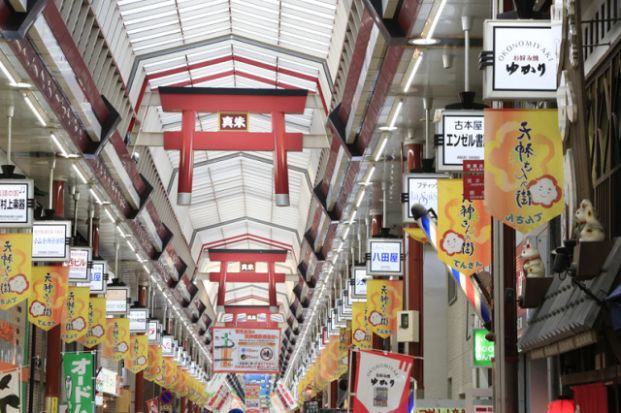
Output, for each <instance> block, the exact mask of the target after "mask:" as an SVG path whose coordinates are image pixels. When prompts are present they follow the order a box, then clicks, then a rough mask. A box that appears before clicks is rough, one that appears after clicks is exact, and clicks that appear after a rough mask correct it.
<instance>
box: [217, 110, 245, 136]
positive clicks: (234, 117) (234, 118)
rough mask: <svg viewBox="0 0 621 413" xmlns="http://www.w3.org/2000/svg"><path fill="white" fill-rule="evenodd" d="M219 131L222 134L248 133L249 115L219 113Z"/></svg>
mask: <svg viewBox="0 0 621 413" xmlns="http://www.w3.org/2000/svg"><path fill="white" fill-rule="evenodd" d="M218 130H219V131H221V132H226V131H230V132H247V131H248V113H238V112H219V113H218Z"/></svg>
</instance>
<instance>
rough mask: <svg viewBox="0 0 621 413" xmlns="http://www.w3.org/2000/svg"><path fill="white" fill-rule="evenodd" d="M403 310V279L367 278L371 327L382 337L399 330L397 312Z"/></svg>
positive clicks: (373, 331)
mask: <svg viewBox="0 0 621 413" xmlns="http://www.w3.org/2000/svg"><path fill="white" fill-rule="evenodd" d="M401 310H403V281H399V280H384V279H375V280H367V312H368V322H369V328H370V330H371V332H372V333H375V334H377V335H378V336H380V337H381V338H388V337H390V335H391V334H392V332H393V331H397V313H398V312H399V311H401Z"/></svg>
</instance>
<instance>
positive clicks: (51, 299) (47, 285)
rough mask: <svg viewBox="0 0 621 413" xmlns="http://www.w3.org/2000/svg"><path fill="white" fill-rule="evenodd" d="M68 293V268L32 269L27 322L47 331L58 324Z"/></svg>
mask: <svg viewBox="0 0 621 413" xmlns="http://www.w3.org/2000/svg"><path fill="white" fill-rule="evenodd" d="M68 291H69V267H65V266H62V265H44V266H36V267H33V268H32V290H31V291H30V297H28V321H30V322H31V323H32V324H34V325H35V326H36V327H38V328H40V329H42V330H45V331H48V330H50V329H52V328H53V327H55V326H57V325H58V324H60V321H61V317H62V313H63V308H64V306H65V302H66V301H67V294H68Z"/></svg>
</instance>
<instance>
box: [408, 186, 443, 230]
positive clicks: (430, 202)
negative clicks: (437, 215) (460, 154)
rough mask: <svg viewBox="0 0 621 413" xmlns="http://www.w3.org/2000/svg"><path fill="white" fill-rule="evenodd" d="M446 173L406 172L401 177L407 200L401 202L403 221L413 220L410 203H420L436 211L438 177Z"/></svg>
mask: <svg viewBox="0 0 621 413" xmlns="http://www.w3.org/2000/svg"><path fill="white" fill-rule="evenodd" d="M442 178H446V175H433V174H408V175H405V176H404V177H403V191H404V192H405V194H406V195H407V198H408V201H407V202H404V203H403V222H415V220H414V217H413V216H412V205H416V204H421V205H423V206H424V207H425V208H427V209H430V208H431V209H433V210H434V211H436V212H437V211H438V179H442Z"/></svg>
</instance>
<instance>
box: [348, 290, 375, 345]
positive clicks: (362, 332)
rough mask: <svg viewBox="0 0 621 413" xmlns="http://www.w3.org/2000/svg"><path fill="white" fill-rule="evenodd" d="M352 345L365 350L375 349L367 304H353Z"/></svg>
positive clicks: (364, 302)
mask: <svg viewBox="0 0 621 413" xmlns="http://www.w3.org/2000/svg"><path fill="white" fill-rule="evenodd" d="M351 308H352V316H351V343H352V345H353V346H354V347H356V348H358V349H361V350H364V349H370V348H372V347H373V343H372V341H371V329H370V328H369V321H368V312H367V302H366V301H358V302H354V303H352V304H351Z"/></svg>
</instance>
